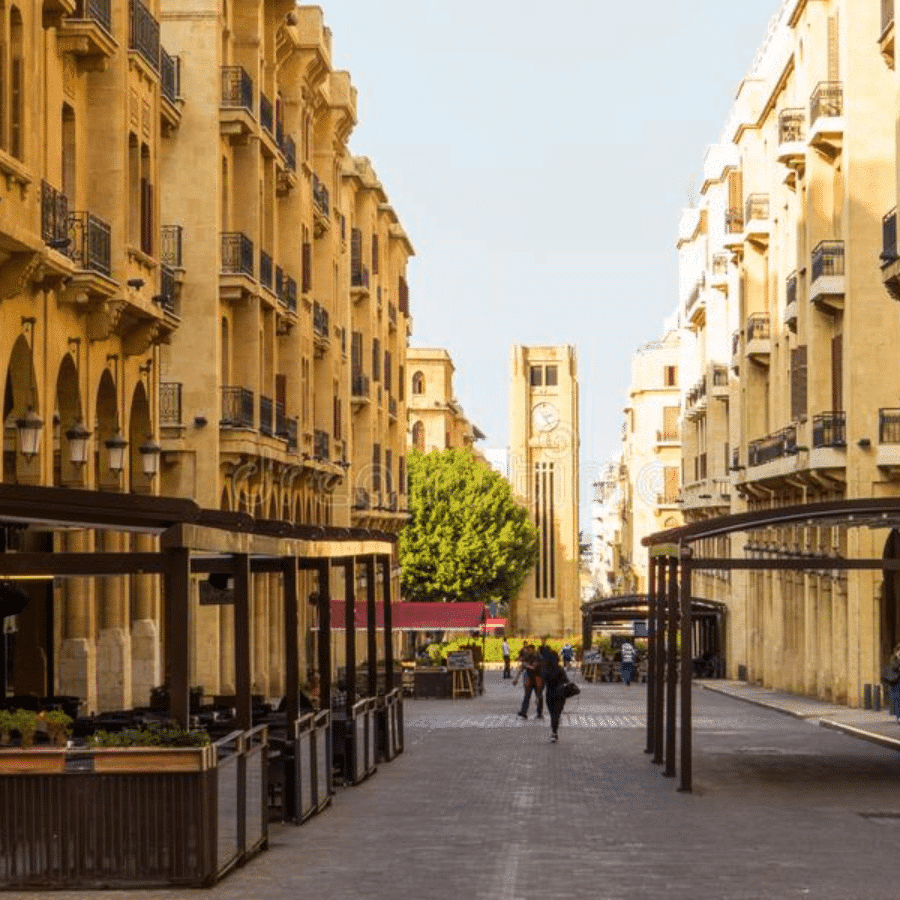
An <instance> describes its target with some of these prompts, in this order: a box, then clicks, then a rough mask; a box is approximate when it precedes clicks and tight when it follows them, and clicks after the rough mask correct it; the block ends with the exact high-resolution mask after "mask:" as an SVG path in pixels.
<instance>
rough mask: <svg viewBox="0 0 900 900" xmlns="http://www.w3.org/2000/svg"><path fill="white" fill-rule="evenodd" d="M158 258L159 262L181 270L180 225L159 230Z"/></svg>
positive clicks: (167, 226) (163, 227)
mask: <svg viewBox="0 0 900 900" xmlns="http://www.w3.org/2000/svg"><path fill="white" fill-rule="evenodd" d="M159 231H160V241H159V247H160V249H159V258H160V261H161V262H163V263H165V264H166V265H167V266H171V267H172V268H173V269H180V268H181V238H182V229H181V226H180V225H163V226H162V228H160V230H159Z"/></svg>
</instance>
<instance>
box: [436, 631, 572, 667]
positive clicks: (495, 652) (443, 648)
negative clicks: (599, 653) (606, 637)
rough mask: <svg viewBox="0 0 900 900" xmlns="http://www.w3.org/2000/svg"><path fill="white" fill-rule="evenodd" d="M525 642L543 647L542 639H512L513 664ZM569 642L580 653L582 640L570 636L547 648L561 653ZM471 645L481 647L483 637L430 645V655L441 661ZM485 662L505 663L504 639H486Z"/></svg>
mask: <svg viewBox="0 0 900 900" xmlns="http://www.w3.org/2000/svg"><path fill="white" fill-rule="evenodd" d="M523 642H525V643H529V644H534V646H535V647H540V646H541V639H540V637H524V638H519V637H516V638H510V639H509V647H510V650H511V652H512V661H513V663H515V662H516V657H517V656H518V655H519V650H521V649H522V644H523ZM567 642H568V643H570V644H571V645H572V647H574V648H575V651H576V652H578V648H579V647H580V646H581V638H580V637H576V636H574V635H570V636H569V637H561V638H550V639H549V640H548V641H547V646H548V647H552V648H553V649H554V650H555V651H556V652H557V653H559V652H560V651H561V650H562V648H563V644H565V643H567ZM471 644H477V645H478V646H479V647H480V646H481V637H458V638H454V639H453V640H452V641H445V642H444V643H443V644H430V645H429V646H428V655H429V656H431V657H432V659H434V658H438V659H440V658H441V657H443V656H446V655H447V653H449V652H452V651H453V650H460V649H462V648H464V647H468V646H469V645H471ZM484 661H485V662H489V663H499V662H503V638H502V637H487V638H485V639H484ZM436 665H437V663H436Z"/></svg>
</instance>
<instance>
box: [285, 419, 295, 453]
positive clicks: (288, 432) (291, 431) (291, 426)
mask: <svg viewBox="0 0 900 900" xmlns="http://www.w3.org/2000/svg"><path fill="white" fill-rule="evenodd" d="M284 431H285V433H284V436H285V438H286V439H287V448H288V450H289V451H291V452H292V453H296V452H297V446H298V445H297V417H296V416H294V417H292V418H288V419H285V429H284Z"/></svg>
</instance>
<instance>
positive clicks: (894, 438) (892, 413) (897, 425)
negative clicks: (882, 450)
mask: <svg viewBox="0 0 900 900" xmlns="http://www.w3.org/2000/svg"><path fill="white" fill-rule="evenodd" d="M878 443H879V444H900V409H889V408H887V407H884V408H882V409H879V410H878Z"/></svg>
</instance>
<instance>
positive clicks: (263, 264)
mask: <svg viewBox="0 0 900 900" xmlns="http://www.w3.org/2000/svg"><path fill="white" fill-rule="evenodd" d="M259 283H260V284H261V285H262V286H263V287H264V288H266V289H267V290H269V291H271V290H273V289H274V287H275V284H274V281H273V278H272V257H271V255H270V254H268V253H266V251H265V250H260V251H259Z"/></svg>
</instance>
